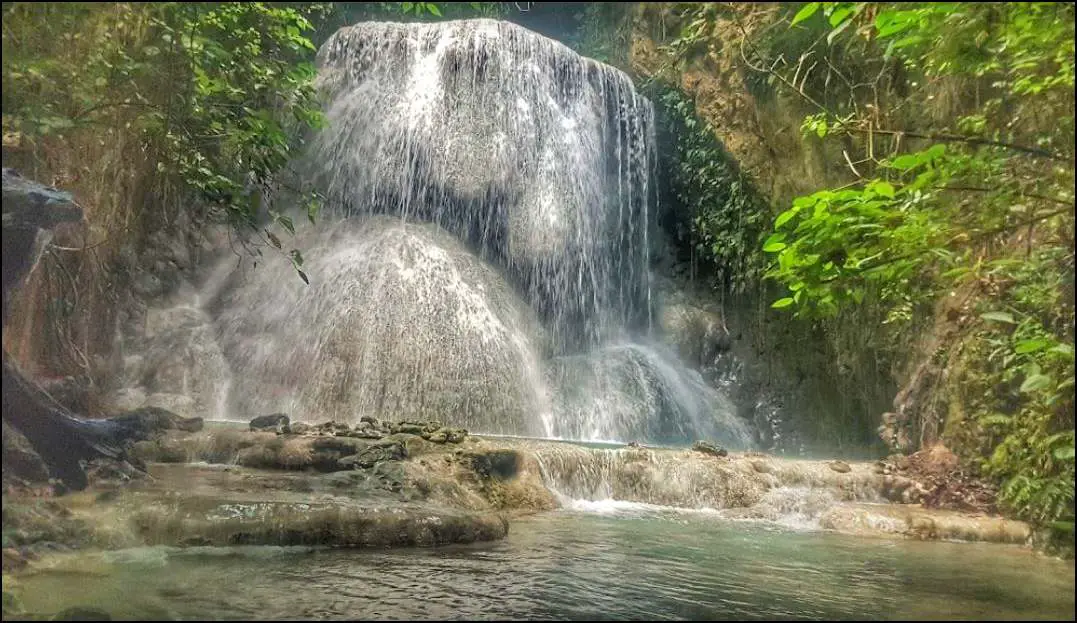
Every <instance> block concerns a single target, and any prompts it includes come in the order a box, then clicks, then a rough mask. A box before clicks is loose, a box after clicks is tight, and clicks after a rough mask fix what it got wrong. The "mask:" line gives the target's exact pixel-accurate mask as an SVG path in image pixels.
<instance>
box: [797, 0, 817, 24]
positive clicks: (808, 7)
mask: <svg viewBox="0 0 1077 623" xmlns="http://www.w3.org/2000/svg"><path fill="white" fill-rule="evenodd" d="M821 4H822V3H820V2H809V3H808V4H805V5H804V7H803V8H801V9H800V10H799V11H797V14H796V15H795V16H794V17H793V21H792V23H791V24H789V25H790V26H796V25H797V24H799V23H800V22H803V21H804V20H806V19H808V18H809V17H811V16H812V15H815V14H816V12H818V11H819V7H820V6H821Z"/></svg>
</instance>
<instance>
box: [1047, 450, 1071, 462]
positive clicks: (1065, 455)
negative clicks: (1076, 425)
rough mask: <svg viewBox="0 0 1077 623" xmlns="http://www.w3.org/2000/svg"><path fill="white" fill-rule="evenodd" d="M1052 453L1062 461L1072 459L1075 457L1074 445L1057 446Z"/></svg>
mask: <svg viewBox="0 0 1077 623" xmlns="http://www.w3.org/2000/svg"><path fill="white" fill-rule="evenodd" d="M1052 454H1054V455H1055V458H1056V459H1058V460H1060V461H1072V460H1073V457H1074V448H1073V446H1063V447H1061V448H1055V449H1054V452H1053V453H1052Z"/></svg>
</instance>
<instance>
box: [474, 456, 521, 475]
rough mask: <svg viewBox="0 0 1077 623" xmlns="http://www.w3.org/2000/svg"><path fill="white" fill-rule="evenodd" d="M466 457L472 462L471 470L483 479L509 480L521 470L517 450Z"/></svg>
mask: <svg viewBox="0 0 1077 623" xmlns="http://www.w3.org/2000/svg"><path fill="white" fill-rule="evenodd" d="M466 456H467V457H468V459H469V460H470V461H471V468H472V469H473V470H475V473H477V474H478V475H479V476H481V477H483V478H495V479H499V480H508V479H509V478H512V477H514V476H516V474H517V472H519V469H520V467H519V466H520V454H519V453H518V452H517V451H516V450H508V449H497V450H489V451H486V452H472V453H469V454H468V455H466Z"/></svg>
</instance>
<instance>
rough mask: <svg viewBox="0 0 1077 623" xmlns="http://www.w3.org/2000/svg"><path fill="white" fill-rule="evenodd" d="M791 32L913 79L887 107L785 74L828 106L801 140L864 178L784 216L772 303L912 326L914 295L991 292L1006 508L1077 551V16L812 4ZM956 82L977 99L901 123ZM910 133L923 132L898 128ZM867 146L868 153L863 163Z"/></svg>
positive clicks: (777, 234)
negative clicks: (1076, 272)
mask: <svg viewBox="0 0 1077 623" xmlns="http://www.w3.org/2000/svg"><path fill="white" fill-rule="evenodd" d="M790 24H791V26H792V27H793V28H794V30H796V29H805V28H809V29H812V28H814V29H816V31H818V29H822V30H823V31H824V32H827V36H826V40H827V45H828V46H831V47H843V46H844V47H846V48H848V47H850V46H854V45H856V46H860V47H859V49H861V50H866V51H867V53H866V56H867V58H869V59H874V60H866V61H865V63H866V64H870V63H877V64H878V66H879V67H881V68H883V71H886V68H887V67H890V68H891V69H892V70H895V71H896V70H898V69H900V71H901V72H903V74H902V75H904V76H906V77H907V78H906V80H905V88H904V90H902V89H894V90H892V91H888V95H889V97H890V107H889V108H880V102H883V101H886V100H885V99H884V98H882V97H881V96H880V90H879V89H877V88H875V87H874V86H872V88H871V89H870V90H868V91H865V93H869V94H870V95H871V97H870V98H866V97H863V93H858V91H857V88H856V85H849V89H848V90H847V93H846V95H847V98H846V99H844V100H839V99H835V98H833V97H829V98H826V97H822V96H816V95H815V94H814V93H812V92H811V91H810V90H809V89H805V88H804V86H803V84H804V83H803V82H801V83H800V84H799V85H797V83H796V82H795V80H789V79H788V78H787V77H785V76H784V75H782V74H778V73H776V72H775V77H776V78H777V79H778V80H779V81H781V82H782V83H783V84H785V85H787V86H789V85H793V87H792V88H794V89H795V90H796V91H797V93H798V94H799V95H800V96H802V97H803V98H804V99H805V100H806V101H807V102H808V103H810V104H811V105H812V106H814V107H815V108H816V109H817V110H818V112H817V113H815V114H812V115H810V116H808V117H807V118H806V119H805V121H804V124H803V125H802V128H801V130H802V133H803V134H804V135H805V139H804V140H841V141H844V145H846V151H845V152H844V155H845V160H846V164H847V166H848V168H849V169H850V170H852V171H853V172H854V174H856V176H857V179H856V180H855V181H854V182H853V183H852V184H849V185H847V186H845V187H842V188H838V189H828V190H820V191H818V192H815V193H812V194H810V195H806V196H803V197H799V198H797V199H796V200H794V201H793V204H792V206H791V207H790V208H789V209H788V210H785V211H783V212H782V213H781V214H779V215H778V216H777V217H776V218H775V220H774V223H773V232H772V233H770V235H769V236H767V237H766V239H765V240H764V241H763V243H762V248H763V250H764V252H765V253H767V254H768V256H769V257H770V262H769V266H768V270H767V276H768V277H770V278H772V279H774V280H776V281H777V282H779V283H781V284H782V285H784V286H785V287H786V288H787V289H788V293H787V294H785V295H783V296H781V297H780V298H778V299H777V300H776V301H774V302H773V303H772V307H775V308H787V309H791V310H793V311H794V313H796V314H798V315H801V316H806V317H811V318H818V317H833V316H835V315H836V314H838V313H839V312H841V311H842V310H845V309H850V308H853V307H855V306H858V305H865V304H871V305H875V306H881V307H882V308H883V309H887V310H889V317H890V320H891V321H892V322H893V323H894V324H902V323H907V322H908V321H909V320H911V319H912V318H913V316H914V315H915V314H914V313H913V312H911V311H910V310H911V309H913V308H914V307H915V305H916V304H917V302H918V301H926V302H928V303H930V302H931V301H933V300H936V299H937V298H938V297H939V296H940V295H942V294H945V293H951V292H955V291H958V290H963V291H967V290H969V289H970V288H971V289H972V290H973V291H976V292H979V293H980V295H981V296H980V299H979V300H980V301H981V303H980V305H981V306H982V307H984V308H983V309H981V310H980V315H979V323H978V324H977V325H976V326H978V327H979V328H978V329H977V332H976V340H978V341H979V342H980V343H982V344H983V345H984V346H983V348H984V349H985V350H983V352H981V351H980V350H976V352H977V353H980V354H981V355H983V356H982V357H980V358H979V359H975V360H972V361H971V362H970V363H969V367H970V372H969V374H970V376H971V377H972V378H974V379H976V380H977V382H978V383H980V384H981V385H982V386H983V387H984V388H985V390H986V393H985V397H984V398H982V399H977V400H976V401H975V402H976V404H975V405H974V409H973V413H972V416H973V419H974V420H975V423H976V426H978V427H979V428H980V429H981V430H982V431H983V433H984V436H983V438H982V441H983V443H982V448H981V450H982V451H984V455H985V456H986V457H987V458H986V459H985V460H984V464H983V469H984V473H985V474H986V475H988V476H991V477H994V478H996V479H997V480H998V481H999V482H1000V484H1001V489H1000V501H1001V502H1002V504H1003V505H1004V506H1006V507H1008V508H1009V509H1011V510H1012V511H1013V512H1014V513H1015V514H1017V515H1018V516H1020V517H1022V518H1025V519H1028V520H1030V521H1033V522H1035V523H1037V524H1039V525H1041V526H1046V527H1048V528H1050V529H1051V530H1052V531H1053V534H1054V535H1055V537H1056V538H1062V539H1063V540H1065V539H1066V538H1068V539H1069V541H1068V542H1069V547H1070V548H1072V542H1073V541H1072V540H1073V528H1072V526H1073V515H1074V510H1073V509H1074V500H1073V482H1074V480H1073V479H1074V468H1073V454H1074V453H1073V440H1074V420H1073V407H1074V383H1073V378H1074V364H1073V350H1074V349H1073V342H1074V340H1073V320H1074V317H1073V291H1072V287H1073V285H1072V284H1073V277H1072V275H1073V264H1074V250H1073V223H1074V219H1073V209H1074V206H1073V197H1074V194H1073V175H1074V174H1073V151H1074V149H1073V128H1074V116H1073V110H1074V108H1073V88H1074V69H1073V67H1074V12H1073V6H1072V5H1061V4H1054V3H1027V4H1018V3H999V4H983V5H981V4H973V3H937V4H929V3H909V4H876V3H826V2H821V3H814V2H813V3H808V4H806V5H804V6H803V7H801V8H800V9H799V10H798V11H797V12H796V14H795V15H793V17H792V19H791V20H790ZM832 69H833V72H834V74H835V75H839V76H844V74H843V69H847V68H846V67H844V66H843V67H842V68H838V67H836V66H833V65H832ZM798 71H799V68H798ZM850 73H851V72H850ZM828 75H830V74H828ZM880 75H881V74H880ZM955 81H956V82H955ZM947 84H960V85H963V89H964V90H965V92H968V93H973V94H975V97H967V98H964V99H959V100H957V101H956V102H952V103H950V104H948V105H947V106H946V107H944V108H941V109H939V110H938V113H940V114H934V115H928V116H924V115H922V116H921V118H919V119H918V118H916V117H915V116H912V115H908V114H905V115H901V114H897V112H896V110H897V109H898V108H901V107H909V108H912V107H917V106H919V107H925V106H927V105H929V104H930V101H931V99H932V98H934V97H935V96H936V93H937V92H938V90H939V89H940V88H942V87H943V86H945V85H947ZM928 87H930V88H928ZM899 91H900V92H901V93H898V92H899ZM902 93H904V94H902ZM866 101H871V102H873V104H872V105H871V106H867V105H865V102H866ZM900 123H918V124H919V125H914V126H913V127H911V128H910V127H908V126H905V127H899V128H893V127H892V126H891V127H888V125H889V124H900ZM854 139H855V141H857V143H855V144H859V145H861V146H862V147H863V148H864V150H865V152H866V153H865V154H864V157H863V158H860V159H857V161H856V162H855V163H854V162H853V161H852V159H851V158H850V156H849V154H848V151H847V149H848V146H849V145H851V144H854V143H853V142H852V141H853V140H854ZM865 139H866V140H865ZM902 139H905V140H902ZM910 139H913V140H926V141H927V144H926V145H924V144H923V143H921V144H920V145H919V146H918V145H917V144H916V143H914V142H912V140H910ZM865 143H866V144H865ZM884 149H885V150H889V154H888V155H885V156H882V155H880V154H881V153H882V152H883V150H884ZM858 166H859V168H858ZM1067 535H1068V536H1067Z"/></svg>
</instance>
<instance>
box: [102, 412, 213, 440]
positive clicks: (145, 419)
mask: <svg viewBox="0 0 1077 623" xmlns="http://www.w3.org/2000/svg"><path fill="white" fill-rule="evenodd" d="M108 420H109V421H110V422H115V423H116V424H119V425H120V426H122V427H124V428H125V429H126V430H127V431H129V433H130V435H131V439H132V440H135V441H141V440H145V439H149V438H151V437H154V436H156V435H159V434H161V433H163V432H164V431H167V430H178V431H183V432H187V433H196V432H198V431H200V430H202V427H203V426H204V424H205V422H204V420H203V419H202V418H200V417H192V418H188V417H183V416H181V415H178V414H176V413H173V412H171V411H169V410H168V409H162V408H160V407H141V408H138V409H132V410H130V411H125V412H123V413H120V414H119V415H115V416H112V417H110V418H108Z"/></svg>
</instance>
